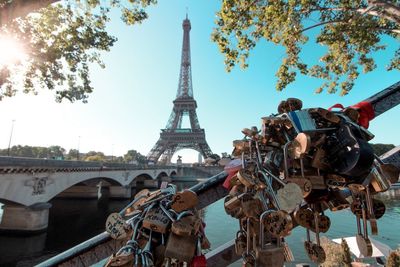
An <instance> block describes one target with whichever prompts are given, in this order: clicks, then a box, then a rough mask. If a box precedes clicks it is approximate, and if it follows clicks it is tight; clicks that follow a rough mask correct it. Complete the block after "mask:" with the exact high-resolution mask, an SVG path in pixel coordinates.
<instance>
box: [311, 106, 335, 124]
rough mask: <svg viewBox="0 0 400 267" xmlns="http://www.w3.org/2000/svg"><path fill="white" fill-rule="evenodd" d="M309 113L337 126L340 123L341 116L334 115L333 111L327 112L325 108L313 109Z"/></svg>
mask: <svg viewBox="0 0 400 267" xmlns="http://www.w3.org/2000/svg"><path fill="white" fill-rule="evenodd" d="M309 112H314V113H317V114H318V115H319V116H321V117H322V118H324V119H325V120H327V121H329V122H331V123H335V124H337V123H339V122H340V118H339V116H337V115H335V113H333V112H332V111H329V110H326V109H324V108H312V109H310V110H309Z"/></svg>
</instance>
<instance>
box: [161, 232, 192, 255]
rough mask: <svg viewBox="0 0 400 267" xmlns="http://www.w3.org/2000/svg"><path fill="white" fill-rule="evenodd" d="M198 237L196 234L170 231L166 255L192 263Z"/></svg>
mask: <svg viewBox="0 0 400 267" xmlns="http://www.w3.org/2000/svg"><path fill="white" fill-rule="evenodd" d="M197 239H198V238H197V236H195V235H177V234H175V233H173V232H170V234H169V237H168V242H167V246H166V248H165V257H166V258H174V259H177V260H179V261H185V262H188V263H190V262H191V260H192V258H193V257H194V254H195V252H196V245H197Z"/></svg>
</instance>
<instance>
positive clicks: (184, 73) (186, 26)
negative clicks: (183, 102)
mask: <svg viewBox="0 0 400 267" xmlns="http://www.w3.org/2000/svg"><path fill="white" fill-rule="evenodd" d="M182 28H183V43H182V57H181V70H180V73H179V85H178V92H177V94H176V98H193V87H192V69H191V62H190V35H189V32H190V29H191V28H192V27H191V25H190V20H189V19H188V16H187V13H186V19H184V20H183V22H182Z"/></svg>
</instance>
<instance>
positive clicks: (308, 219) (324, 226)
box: [294, 207, 331, 233]
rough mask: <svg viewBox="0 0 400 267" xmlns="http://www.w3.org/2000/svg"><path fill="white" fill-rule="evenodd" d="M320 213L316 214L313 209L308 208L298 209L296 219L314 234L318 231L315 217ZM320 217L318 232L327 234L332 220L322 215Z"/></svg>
mask: <svg viewBox="0 0 400 267" xmlns="http://www.w3.org/2000/svg"><path fill="white" fill-rule="evenodd" d="M316 214H318V213H314V212H313V211H312V210H311V209H309V208H307V207H302V208H299V209H297V210H296V211H295V212H294V219H295V220H296V222H297V223H298V224H299V225H301V226H303V227H304V228H307V229H310V230H311V231H313V232H314V233H315V232H316V231H317V227H316V226H315V216H316ZM317 216H318V231H319V232H322V233H326V232H327V231H328V230H329V228H330V226H331V220H330V219H329V217H328V216H326V215H324V214H322V215H319V214H318V215H317Z"/></svg>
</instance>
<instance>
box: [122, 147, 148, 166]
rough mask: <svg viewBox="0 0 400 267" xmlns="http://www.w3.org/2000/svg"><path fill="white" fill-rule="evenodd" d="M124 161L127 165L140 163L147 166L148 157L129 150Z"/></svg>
mask: <svg viewBox="0 0 400 267" xmlns="http://www.w3.org/2000/svg"><path fill="white" fill-rule="evenodd" d="M124 161H125V162H126V163H134V162H136V163H138V164H145V163H146V162H147V158H146V156H143V155H142V154H140V153H139V152H137V151H136V150H134V149H131V150H128V152H126V154H125V155H124Z"/></svg>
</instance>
